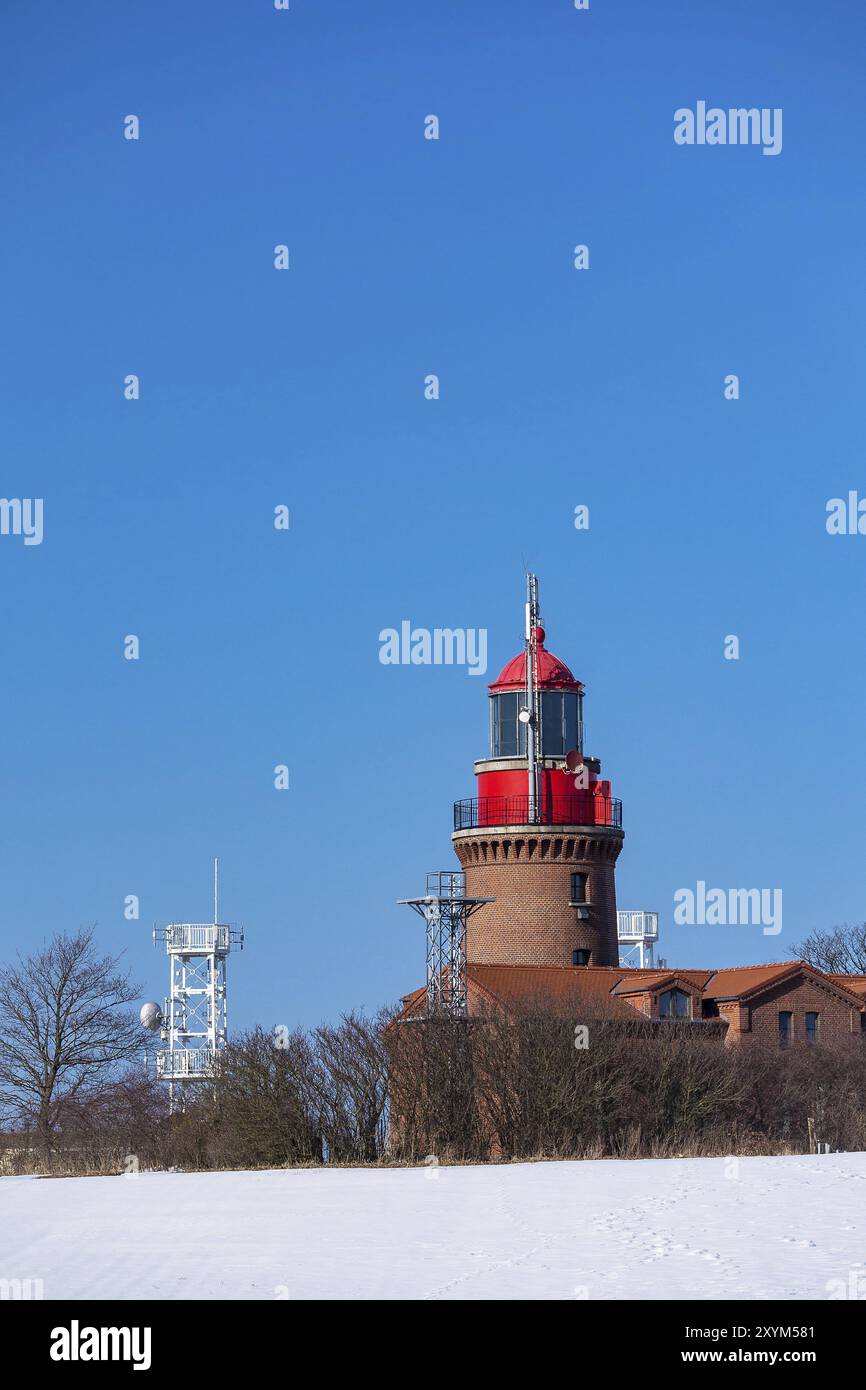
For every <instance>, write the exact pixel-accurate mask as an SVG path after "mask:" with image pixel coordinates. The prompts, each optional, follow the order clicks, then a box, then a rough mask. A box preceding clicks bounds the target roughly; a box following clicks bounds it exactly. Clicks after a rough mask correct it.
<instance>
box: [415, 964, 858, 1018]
mask: <svg viewBox="0 0 866 1390" xmlns="http://www.w3.org/2000/svg"><path fill="white" fill-rule="evenodd" d="M799 972H805V973H806V974H808V975H812V976H813V977H814V978H815V979H817V980H823V981H826V982H827V983H828V984H829V985H830V986H831V987H832V988H833V989H835V990H837V991H838V992H839V993H840V994H842V995H845V996H846V997H847V998H848V999H849V1000H850V1002H851V1003H852V1004H854V1005H855V1006H862V1004H863V1002H864V1000H866V975H829V974H826V973H825V972H824V971H821V970H818V969H817V968H816V967H815V966H812V965H809V964H808V962H806V961H802V960H789V961H777V962H775V963H774V964H770V965H738V966H731V967H724V968H723V969H721V970H712V971H708V970H670V969H668V968H665V969H663V970H659V969H653V970H649V969H632V968H627V967H623V966H606V965H575V966H571V965H478V964H472V963H470V964H469V965H467V967H466V978H467V995H468V1007H469V1012H470V1014H471V1013H473V1012H478V1011H479V1010H480V1009H481V1008H483V1005H484V1003H485V1002H486V1003H488V1004H489V1003H495V1002H499V1003H502V1004H505V1005H508V1004H514V1003H518V1002H520V1003H527V1002H529V1001H537V1002H539V1003H548V1004H550V1005H552V1006H554V1007H556V1006H560V1007H562V1006H565V1007H567V1008H568V1010H569V1011H570V1012H571V1013H573V1014H575V1015H582V1016H583V1017H584V1018H618V1019H623V1020H631V1021H634V1019H635V1016H636V1015H637V1014H638V1010H637V1009H636V1007H635V1006H634V1005H633V1004H632V1003H630V1002H628V1000H627V998H625V997H623V996H628V995H632V994H639V993H643V992H644V991H655V990H657V989H658V988H659V986H660V985H662V984H663V983H666V982H668V981H670V982H671V983H673V982H674V981H675V980H676V979H679V980H682V981H685V982H686V983H688V984H690V985H692V986H693V988H695V989H696V990H698V991H700V993H701V994H702V996H703V998H704V999H711V1000H728V999H743V998H747V997H749V996H751V995H754V994H756V993H759V992H760V991H761V990H763V989H765V988H769V987H771V986H772V985H774V984H776V983H780V982H782V981H783V980H785V979H787V978H788V977H790V976H793V975H796V974H797V973H799ZM425 994H426V991H425V990H424V989H423V988H422V989H416V990H413V991H412V993H411V994H407V995H404V997H403V1000H402V1003H403V1006H404V1008H403V1017H405V1018H411V1017H413V1016H415V1015H416V1014H418V1013H420V1012H421V1011H422V1009H423V1005H424V997H425Z"/></svg>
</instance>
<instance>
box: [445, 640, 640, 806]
mask: <svg viewBox="0 0 866 1390" xmlns="http://www.w3.org/2000/svg"><path fill="white" fill-rule="evenodd" d="M544 641H545V631H544V628H543V627H541V626H540V625H539V624H533V626H532V627H531V629H530V635H529V637H528V638H527V650H526V651H524V652H520V653H519V654H518V655H517V656H515V657H512V659H511V661H509V662H508V663H507V664H506V665H505V666H504V667H503V669H502V671H501V672H500V675H499V678H498V679H497V680H495V681H494V682H493V684H492V685H491V686H490V687H489V689H490V756H489V758H485V759H483V760H482V761H480V762H477V763H476V764H475V775H476V778H477V783H478V787H477V792H478V794H477V797H476V798H474V799H473V800H469V801H458V802H457V803H456V804H455V807H454V828H455V830H462V829H466V828H469V827H470V826H476V825H517V824H527V823H536V824H542V825H614V826H619V825H621V823H622V815H621V805H620V803H619V802H618V801H615V800H614V799H613V798H612V796H611V787H610V782H609V781H606V780H602V779H601V778H600V777H599V773H600V771H601V763H600V762H599V761H598V759H597V758H585V757H584V752H583V694H584V686H583V683H582V682H581V681H579V680H576V679H575V677H574V676H573V675H572V673H571V671H570V670H569V668H568V667H567V666H566V664H565V662H564V661H560V659H559V657H557V656H554V655H553V653H552V652H550V651H548V649H547V648H546V647H545V645H544ZM528 667H529V668H530V671H529V680H527V668H528ZM533 745H534V746H533ZM530 759H531V760H532V762H534V765H535V766H534V769H533V768H531V767H530V765H529V764H530ZM533 786H534V788H535V794H534V796H533ZM533 802H534V805H533Z"/></svg>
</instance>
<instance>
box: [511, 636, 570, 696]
mask: <svg viewBox="0 0 866 1390" xmlns="http://www.w3.org/2000/svg"><path fill="white" fill-rule="evenodd" d="M536 635H537V637H538V685H539V689H540V690H583V682H582V681H579V680H575V678H574V676H573V675H572V674H571V672H570V671H569V669H568V667H567V666H566V664H565V662H564V661H560V659H559V657H558V656H554V655H553V652H549V651H548V650H547V648H546V647H545V645H544V628H543V627H539V628H536ZM525 681H526V655H525V653H524V652H519V653H518V655H517V656H513V657H512V658H511V660H510V661H509V662H507V663H506V665H505V666H503V668H502V670H501V671H500V673H499V679H498V680H495V681H494V682H493V684H492V685H491V686H490V687H489V688H490V689H491V690H493V691H500V690H518V689H519V690H522V689H523V687H524V684H525Z"/></svg>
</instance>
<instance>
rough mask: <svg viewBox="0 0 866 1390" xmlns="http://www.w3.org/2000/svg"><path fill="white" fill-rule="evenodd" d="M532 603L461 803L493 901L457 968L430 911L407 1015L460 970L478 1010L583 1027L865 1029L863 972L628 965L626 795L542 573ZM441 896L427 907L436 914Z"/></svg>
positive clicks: (468, 882)
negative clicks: (546, 619) (521, 1007)
mask: <svg viewBox="0 0 866 1390" xmlns="http://www.w3.org/2000/svg"><path fill="white" fill-rule="evenodd" d="M526 607H527V612H526V641H525V648H524V651H523V652H521V653H519V654H518V655H517V656H515V657H514V658H513V659H512V660H511V661H509V662H508V664H507V665H506V666H505V667H504V669H503V670H502V672H501V674H500V675H499V677H498V679H497V680H496V681H494V682H493V683H492V684H491V685H490V687H489V690H490V751H489V754H488V756H487V757H486V758H482V759H479V760H478V761H477V762H476V764H475V776H476V780H477V789H476V796H475V797H473V798H470V799H468V800H464V801H458V802H457V803H456V804H455V807H454V833H453V836H452V841H453V845H454V849H455V852H456V855H457V858H458V860H459V861H460V865H461V868H462V870H463V875H464V883H463V884H462V892H463V893H464V894H465V897H466V899H467V900H483V905H482V904H481V903H480V902H479V907H478V910H475V911H473V913H472V915H471V916H470V917H469V918H468V920H467V921H466V923H465V934H464V939H463V940H462V941H461V942H460V943H459V948H458V949H457V954H456V956H454V957H453V958H452V957H451V956H450V955H449V959H448V963H447V966H446V965H445V964H444V962H443V960H442V959H440V958H438V957H437V956H436V955H435V952H432V950H431V947H430V945H429V943H430V942H432V941H433V939H434V938H433V929H432V927H430V922H429V920H428V984H427V986H426V987H424V988H421V989H419V990H416V991H414V992H413V993H412V994H409V995H406V996H405V998H404V1000H403V1004H404V1017H407V1018H408V1017H413V1016H417V1015H418V1014H419V1013H420V1012H423V1010H424V1008H425V1007H426V1004H425V1001H426V1000H427V999H428V998H429V999H432V998H433V996H434V991H435V993H436V995H437V997H439V995H440V994H441V991H440V990H439V984H438V981H439V979H440V978H442V977H443V972H444V974H446V975H447V976H448V977H449V978H452V979H457V978H458V976H460V978H461V980H462V983H461V984H460V987H459V990H458V992H457V994H455V995H454V996H453V998H454V999H457V998H458V995H459V1001H458V1002H459V1007H460V1008H461V1009H463V1010H465V1011H467V1012H468V1013H469V1014H472V1012H473V1011H477V1010H479V1009H480V1008H481V1007H482V1006H483V1007H489V1006H490V1005H491V1004H495V1005H497V1006H501V1007H503V1008H506V1009H507V1008H508V1007H509V1006H510V1007H514V1006H515V1005H516V1004H517V1003H519V1002H520V1001H527V1000H529V999H531V998H548V999H550V1000H551V1002H553V1003H555V1004H556V1005H557V1006H559V1007H566V1008H568V1009H569V1010H570V1012H571V1015H572V1017H574V1018H575V1019H576V1020H578V1021H579V1020H581V1019H589V1018H599V1017H604V1018H609V1019H619V1020H620V1021H623V1022H625V1021H628V1020H629V1019H643V1020H653V1021H659V1022H661V1021H662V1020H670V1019H679V1020H691V1021H692V1022H694V1023H695V1024H710V1023H712V1024H713V1025H714V1027H713V1028H712V1030H708V1031H712V1032H713V1033H714V1034H717V1035H720V1036H724V1038H725V1041H726V1042H727V1043H729V1044H730V1043H734V1042H744V1041H747V1040H750V1039H755V1040H758V1041H760V1042H762V1043H764V1044H767V1043H778V1044H779V1045H781V1046H787V1045H789V1044H798V1043H822V1044H824V1045H829V1046H832V1045H833V1044H834V1043H841V1042H842V1040H843V1039H850V1038H851V1037H852V1036H857V1037H859V1036H860V1034H861V1031H862V1030H863V1028H864V1023H866V976H860V975H856V976H855V975H851V976H847V975H828V974H824V973H823V972H822V971H820V970H818V969H816V968H815V967H814V966H812V965H809V964H807V963H806V962H805V961H797V960H795V961H784V962H779V963H776V964H764V965H751V966H742V967H734V968H730V969H721V970H712V969H706V970H678V969H671V968H668V967H667V966H664V967H655V968H649V969H648V968H643V969H640V968H638V969H635V968H629V967H627V966H624V965H621V964H620V963H619V960H620V956H619V932H618V923H617V905H616V881H615V869H616V861H617V859H618V857H619V854H620V851H621V849H622V847H623V841H624V836H623V830H622V807H621V803H620V802H619V801H618V800H617V799H616V798H615V797H614V796H613V794H612V788H611V783H610V781H609V780H607V779H603V778H602V776H601V762H600V760H599V759H598V758H597V757H594V756H590V755H588V754H587V753H586V752H585V751H584V739H583V698H584V686H583V684H582V682H580V681H579V680H577V679H576V678H575V677H574V675H573V674H572V672H571V671H570V670H569V668H568V667H567V666H566V665H565V663H564V662H562V661H560V660H559V658H557V657H556V656H554V655H553V654H552V653H551V652H550V651H548V649H547V647H546V645H545V631H544V628H543V627H542V626H541V624H540V621H539V618H538V607H537V584H536V582H535V580H534V577H533V576H530V577H529V584H528V602H527V606H526ZM432 902H433V899H432V898H427V899H418V900H415V906H416V907H419V910H421V911H422V912H426V911H427V909H426V908H425V907H424V906H423V905H424V903H432ZM436 911H438V909H436ZM431 971H433V972H434V974H433V975H431ZM461 972H462V974H461ZM434 979H435V980H436V981H437V983H436V984H435V985H434V984H433V983H432V981H433V980H434Z"/></svg>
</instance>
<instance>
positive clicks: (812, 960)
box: [795, 922, 866, 975]
mask: <svg viewBox="0 0 866 1390" xmlns="http://www.w3.org/2000/svg"><path fill="white" fill-rule="evenodd" d="M795 950H796V951H797V954H798V955H799V956H800V957H801V959H802V960H806V961H808V962H809V964H810V965H814V966H816V967H817V968H818V969H819V970H826V971H827V973H828V974H830V975H866V922H862V923H861V924H860V926H859V927H852V926H848V924H847V923H846V924H845V925H844V926H842V927H831V928H830V930H829V931H813V932H811V933H810V935H809V936H807V937H806V939H805V940H804V941H801V943H800V945H799V946H797V947H795Z"/></svg>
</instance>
